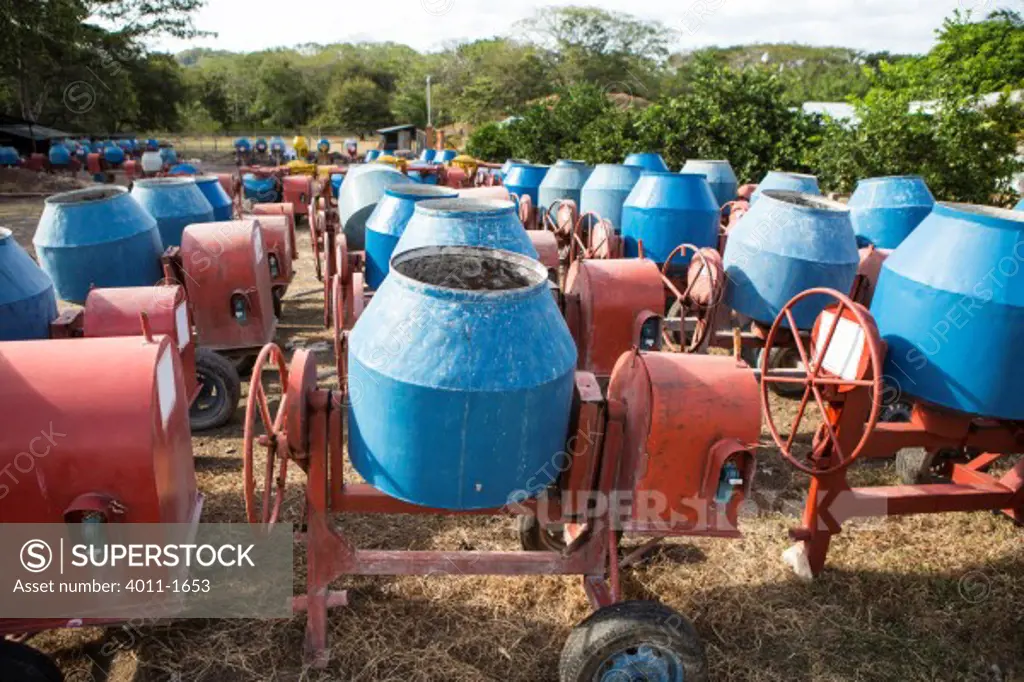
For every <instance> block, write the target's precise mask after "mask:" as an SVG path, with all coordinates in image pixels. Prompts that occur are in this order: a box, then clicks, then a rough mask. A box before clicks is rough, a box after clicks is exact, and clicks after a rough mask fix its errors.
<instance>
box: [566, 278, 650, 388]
mask: <svg viewBox="0 0 1024 682" xmlns="http://www.w3.org/2000/svg"><path fill="white" fill-rule="evenodd" d="M565 291H566V297H567V298H572V299H574V300H575V301H577V302H578V310H579V319H578V329H575V330H574V329H572V325H570V330H571V331H573V332H574V337H575V339H576V348H577V351H578V352H579V368H580V369H581V370H583V371H586V372H593V373H594V374H596V375H598V376H609V375H610V374H611V373H612V369H613V368H614V367H615V362H616V361H617V360H618V359H619V356H620V355H622V353H623V351H625V350H627V349H629V348H631V347H633V346H634V345H636V343H637V339H634V338H633V329H634V326H633V322H634V321H635V320H636V317H637V316H638V315H639V314H641V313H642V312H643V311H645V310H648V311H650V312H653V313H657V314H661V313H662V312H663V311H664V307H665V293H664V285H663V282H662V278H661V271H660V270H659V269H658V266H657V265H655V263H654V262H653V261H649V260H646V259H642V258H624V259H616V260H579V261H576V262H575V263H573V264H572V265H571V266H570V268H569V272H568V274H567V276H566V284H565Z"/></svg>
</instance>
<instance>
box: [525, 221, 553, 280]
mask: <svg viewBox="0 0 1024 682" xmlns="http://www.w3.org/2000/svg"><path fill="white" fill-rule="evenodd" d="M526 234H527V235H528V236H529V237H530V241H531V242H533V248H535V249H537V254H538V256H539V258H538V260H539V261H540V262H541V265H543V266H544V267H546V268H547V269H548V270H554V271H556V272H557V271H558V240H557V239H555V233H554V232H549V231H548V230H527V231H526Z"/></svg>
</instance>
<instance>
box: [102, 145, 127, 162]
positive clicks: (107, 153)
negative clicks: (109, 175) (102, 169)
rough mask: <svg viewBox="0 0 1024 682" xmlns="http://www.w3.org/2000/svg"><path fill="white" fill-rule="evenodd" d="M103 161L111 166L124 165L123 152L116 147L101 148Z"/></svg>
mask: <svg viewBox="0 0 1024 682" xmlns="http://www.w3.org/2000/svg"><path fill="white" fill-rule="evenodd" d="M103 160H104V161H106V162H107V163H109V164H110V165H111V166H120V165H121V164H122V163H124V150H123V149H121V148H120V147H118V146H116V145H113V144H109V145H107V146H106V147H104V148H103Z"/></svg>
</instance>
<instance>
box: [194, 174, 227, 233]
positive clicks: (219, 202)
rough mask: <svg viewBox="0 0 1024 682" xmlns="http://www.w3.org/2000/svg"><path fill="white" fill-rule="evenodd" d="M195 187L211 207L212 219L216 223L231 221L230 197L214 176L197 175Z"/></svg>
mask: <svg viewBox="0 0 1024 682" xmlns="http://www.w3.org/2000/svg"><path fill="white" fill-rule="evenodd" d="M196 187H198V188H199V191H200V192H202V193H203V196H204V197H206V200H207V201H209V202H210V206H212V207H213V219H214V220H215V221H217V222H221V221H225V220H231V219H232V218H233V217H234V206H233V205H232V203H231V197H229V196H228V193H227V192H225V191H224V187H223V186H221V184H220V180H219V179H218V178H217V176H216V175H199V176H197V177H196Z"/></svg>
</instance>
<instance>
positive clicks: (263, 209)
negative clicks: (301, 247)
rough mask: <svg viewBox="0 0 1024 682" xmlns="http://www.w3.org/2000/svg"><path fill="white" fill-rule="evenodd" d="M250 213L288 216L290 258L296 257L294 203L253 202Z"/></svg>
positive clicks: (297, 253) (297, 255)
mask: <svg viewBox="0 0 1024 682" xmlns="http://www.w3.org/2000/svg"><path fill="white" fill-rule="evenodd" d="M249 212H250V213H252V215H255V216H261V215H283V216H286V217H287V218H288V231H289V232H288V235H289V236H288V239H289V241H290V242H291V248H292V258H293V259H295V258H298V257H299V252H298V250H297V249H296V246H295V204H293V203H291V202H283V203H279V204H253V205H252V210H251V211H249Z"/></svg>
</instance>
